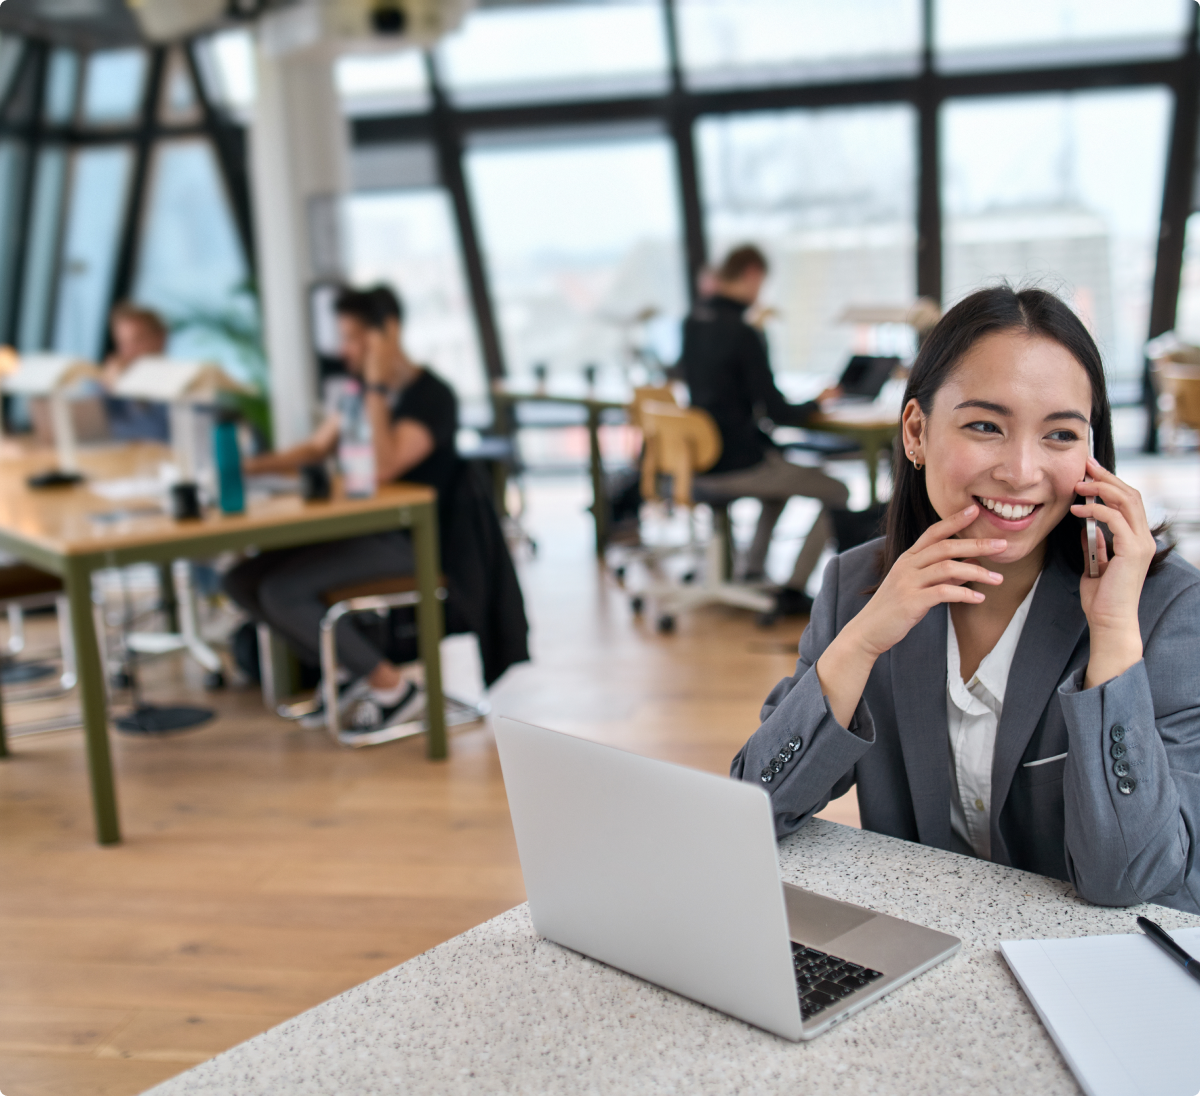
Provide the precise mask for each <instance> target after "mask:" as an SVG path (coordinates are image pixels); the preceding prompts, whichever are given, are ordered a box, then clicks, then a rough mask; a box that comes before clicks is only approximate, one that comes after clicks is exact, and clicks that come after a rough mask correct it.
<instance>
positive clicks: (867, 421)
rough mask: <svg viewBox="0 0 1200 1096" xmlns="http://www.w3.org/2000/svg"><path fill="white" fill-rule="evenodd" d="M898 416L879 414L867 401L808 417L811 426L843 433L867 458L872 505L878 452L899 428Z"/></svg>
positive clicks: (873, 503)
mask: <svg viewBox="0 0 1200 1096" xmlns="http://www.w3.org/2000/svg"><path fill="white" fill-rule="evenodd" d="M899 420H900V416H899V415H888V416H885V415H882V414H881V413H880V411H879V409H878V408H876V407H874V406H872V405H870V404H868V405H866V406H862V407H855V406H853V405H850V406H844V407H832V408H830V409H829V410H828V411H822V412H820V413H819V414H816V415H814V416H813V417H812V418H811V419H810V420H809V422H808V426H809V427H810V428H811V429H813V430H825V431H827V432H828V433H830V434H842V435H845V436H846V437H850V438H853V439H854V440H855V441H857V442H858V444H859V445H860V446H861V447H862V451H863V459H864V460H865V461H866V462H867V482H868V483H870V485H871V505H872V506H874V505H875V504H876V503H877V502H878V501H879V495H878V493H877V491H876V483H875V481H876V478H877V477H878V474H879V453H880V450H882V449H883V447H884V446H885V445H888V444H890V442H891V441H892V439H893V438H895V437H896V435H897V434H898V433H899V432H900V421H899Z"/></svg>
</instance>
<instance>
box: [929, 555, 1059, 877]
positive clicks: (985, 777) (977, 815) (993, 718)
mask: <svg viewBox="0 0 1200 1096" xmlns="http://www.w3.org/2000/svg"><path fill="white" fill-rule="evenodd" d="M1041 579H1042V576H1041V575H1038V577H1037V579H1036V580H1035V581H1034V584H1033V589H1031V590H1030V591H1029V593H1028V594H1027V595H1026V596H1025V600H1024V601H1022V602H1021V604H1020V606H1019V607H1018V609H1017V611H1016V612H1015V613H1013V618H1012V620H1010V621H1009V622H1008V627H1007V628H1005V629H1004V634H1003V635H1002V636H1001V637H1000V640H999V642H998V643H997V644H996V646H995V647H993V648H992V649H991V651H989V652H988V654H987V655H986V656H985V657H984V659H983V661H982V662H981V663H980V664H979V669H977V670H976V671H975V674H974V676H973V677H972V678H971V680H970V681H968V682H966V683H964V682H963V679H962V669H961V665H962V664H961V662H960V660H959V653H958V635H957V634H956V633H955V631H954V617H953V616H952V615H951V613H950V607H949V606H947V607H946V620H947V627H946V721H947V723H949V725H950V778H951V781H950V829H951V831H952V832H953V833H954V835H955V836H957V837H958V838H960V839H961V841H962V842H963V843H964V844H966V845H967V846H968V847H969V848H971V849H973V850H974V852H975V855H976V856H978V857H979V858H980V859H981V860H990V859H991V858H992V831H991V816H992V761H993V758H994V755H995V752H996V729H997V728H998V727H999V725H1000V714H1001V712H1002V711H1003V710H1004V690H1005V688H1006V687H1007V685H1008V671H1009V670H1010V669H1011V667H1012V660H1013V655H1015V654H1016V652H1017V644H1018V643H1019V642H1020V640H1021V631H1022V630H1023V629H1024V627H1025V619H1026V617H1028V616H1029V606H1030V604H1031V603H1032V601H1033V594H1034V591H1035V590H1037V588H1038V582H1040V581H1041Z"/></svg>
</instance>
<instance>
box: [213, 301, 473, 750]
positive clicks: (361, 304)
mask: <svg viewBox="0 0 1200 1096" xmlns="http://www.w3.org/2000/svg"><path fill="white" fill-rule="evenodd" d="M335 309H336V312H337V322H338V327H339V330H340V334H341V340H342V355H343V359H344V361H345V365H346V368H347V370H348V371H349V372H350V373H351V374H352V375H353V376H355V377H358V378H360V379H361V380H362V382H363V392H364V395H363V404H364V413H365V415H366V417H367V419H368V420H369V422H370V424H371V430H372V439H373V443H374V448H375V467H376V478H377V480H378V482H379V483H391V482H393V481H395V480H400V479H404V480H407V481H409V482H413V483H424V484H428V485H429V486H431V487H434V488H435V489H436V490H437V491H438V494H439V499H440V500H441V499H444V498H445V497H447V496H448V495H449V493H450V491H451V488H452V482H453V479H454V476H455V472H456V464H457V457H456V454H455V448H454V444H455V434H456V433H457V430H458V402H457V400H456V398H455V395H454V392H453V391H452V390H451V389H450V387H449V386H448V385H447V384H446V383H445V381H443V380H442V379H441V378H440V377H438V376H436V375H435V374H434V373H432V372H431V371H430V370H429V369H427V368H425V367H423V366H420V365H417V364H416V363H415V362H414V361H413V360H412V359H411V358H410V357H409V356H408V354H407V353H405V351H404V347H403V345H402V343H401V325H402V322H403V318H404V312H403V306H402V305H401V302H400V300H399V298H398V297H397V296H396V294H395V293H393V292H392V291H391V290H390V289H388V288H387V287H385V286H378V287H376V288H374V289H370V290H366V291H359V290H353V289H347V290H344V291H342V293H341V294H340V295H339V296H338V298H337V301H336V304H335ZM340 429H341V425H340V422H339V419H338V416H337V415H336V414H331V415H329V416H328V417H327V418H326V419H325V421H324V422H322V423H321V425H320V426H319V427H318V428H317V430H316V432H315V433H314V434H313V436H312V437H311V438H309V439H308V440H307V441H304V442H301V443H300V444H299V445H296V446H293V447H292V448H291V449H287V450H284V451H283V452H279V453H267V454H263V455H260V456H256V457H251V458H250V459H248V460H247V461H246V464H245V470H246V472H247V474H249V475H254V474H255V473H268V472H293V471H297V470H298V469H300V468H302V467H303V466H304V465H308V464H315V463H319V462H321V461H324V460H326V459H328V458H329V457H330V456H331V455H332V454H333V453H334V451H335V449H336V448H337V444H338V437H339V432H340ZM413 569H414V560H413V548H412V543H411V540H410V537H409V534H408V532H407V531H405V530H396V531H395V532H390V533H376V534H373V535H370V536H362V537H353V538H350V539H347V540H341V541H335V542H332V543H325V544H313V545H308V546H305V547H301V548H288V549H283V550H280V551H273V552H263V553H261V554H260V555H257V556H253V557H250V558H248V559H246V560H244V561H242V562H241V563H239V564H238V565H237V566H235V567H234V568H233V569H232V570H231V571H229V573H228V574H227V575H226V576H225V591H226V593H227V594H228V595H229V596H230V597H231V598H232V599H233V600H234V601H235V602H237V604H239V605H240V606H242V607H243V608H244V609H245V610H246V611H247V612H249V613H250V615H251V616H252V617H254V618H255V619H256V620H259V621H265V622H266V623H268V624H269V625H270V626H271V627H272V628H274V629H275V630H276V631H278V632H279V633H280V634H281V635H282V636H284V637H285V638H286V639H287V640H288V642H289V643H290V644H292V646H293V647H294V648H295V649H296V650H297V652H298V653H299V654H300V655H301V656H302V657H305V658H306V659H307V660H309V661H311V662H316V661H317V660H318V635H319V628H320V622H321V618H322V617H323V616H324V614H325V609H326V606H325V604H324V602H323V601H322V600H321V594H322V592H323V591H325V590H329V589H333V588H336V587H339V586H346V585H349V584H351V583H356V582H370V581H372V580H376V579H384V578H390V577H393V576H399V575H410V574H412V573H413ZM338 654H339V657H340V659H341V661H342V663H343V665H344V666H345V667H346V669H347V670H348V674H349V679H348V680H347V681H345V682H343V683H342V691H343V701H344V702H346V703H349V702H350V701H352V700H356V699H361V700H364V701H368V702H369V703H360V704H358V706H357V708H356V715H357V717H358V726H357V727H356V729H357V730H361V731H370V730H373V729H375V728H376V727H380V726H386V725H388V724H391V723H399V722H406V721H408V720H410V719H414V718H416V717H417V716H418V715H419V714H420V713H421V712H422V711H423V709H424V692H423V690H422V689H421V688H420V686H419V684H418V682H417V681H416V680H413V679H411V678H409V677H407V676H406V675H405V673H404V672H403V671H402V670H401V668H400V667H398V666H396V665H394V664H393V663H392V662H390V661H389V660H388V659H387V658H386V657H385V656H384V653H383V651H382V650H381V648H380V647H379V645H378V641H377V638H376V637H375V636H372V635H371V634H370V633H368V632H367V631H366V630H364V629H362V628H360V627H358V626H357V625H356V624H355V623H354V620H353V617H352V616H347V617H344V618H343V620H342V623H341V624H340V625H339V629H338ZM364 712H367V713H370V714H369V715H368V716H365V717H364V716H363V714H362V713H364ZM313 718H314V719H315V720H316V721H323V718H324V716H323V713H322V712H319V711H318V712H317V713H315V715H314V717H313Z"/></svg>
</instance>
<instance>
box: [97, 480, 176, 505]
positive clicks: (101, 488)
mask: <svg viewBox="0 0 1200 1096" xmlns="http://www.w3.org/2000/svg"><path fill="white" fill-rule="evenodd" d="M88 487H89V488H91V491H92V494H93V495H99V496H100V497H101V498H102V499H108V501H109V502H125V501H127V500H128V499H146V498H157V497H158V496H159V495H161V494H162V492H163V482H162V480H161V479H159V478H158V477H152V476H127V477H125V478H124V479H110V480H92V481H91V482H90V483H89V484H88Z"/></svg>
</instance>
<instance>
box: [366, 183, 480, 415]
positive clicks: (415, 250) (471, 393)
mask: <svg viewBox="0 0 1200 1096" xmlns="http://www.w3.org/2000/svg"><path fill="white" fill-rule="evenodd" d="M345 226H346V245H347V267H348V273H349V275H350V279H351V281H352V282H353V283H354V284H355V285H371V284H374V283H377V282H385V283H387V284H389V285H391V286H392V287H393V288H395V289H396V290H397V291H398V292H399V293H400V295H401V296H402V297H403V298H404V303H405V307H406V310H407V316H406V318H405V321H404V342H405V345H406V346H407V348H408V350H409V353H411V354H412V355H413V357H414V358H416V360H417V361H420V362H423V363H426V364H428V365H429V366H430V367H431V368H432V369H433V371H434V372H435V373H437V374H439V375H440V376H441V377H443V378H444V379H445V380H446V381H448V382H449V383H450V384H451V385H452V386H453V388H454V390H455V391H456V392H457V393H458V397H459V399H460V400H462V401H463V402H464V403H465V404H470V403H472V402H474V403H480V402H482V401H483V399H484V396H485V393H486V386H485V383H484V372H483V365H482V362H481V360H480V356H479V342H478V339H477V337H476V333H475V324H474V321H473V319H472V317H471V311H470V304H469V302H468V299H467V290H466V282H465V279H464V278H463V272H462V263H461V260H460V258H459V249H458V238H457V232H456V230H455V227H454V220H453V216H452V214H451V212H450V203H449V200H448V199H447V197H446V194H445V192H444V191H442V190H440V189H437V188H434V187H421V188H414V189H409V190H396V191H388V192H381V193H362V194H356V195H354V196H353V197H352V198H350V199H349V201H348V202H347V203H346V215H345ZM464 412H465V414H464V418H465V419H466V420H468V421H470V420H471V419H472V418H477V414H476V413H475V409H474V408H464Z"/></svg>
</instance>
